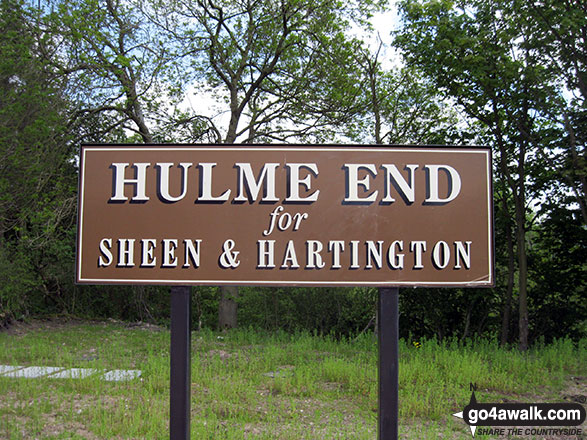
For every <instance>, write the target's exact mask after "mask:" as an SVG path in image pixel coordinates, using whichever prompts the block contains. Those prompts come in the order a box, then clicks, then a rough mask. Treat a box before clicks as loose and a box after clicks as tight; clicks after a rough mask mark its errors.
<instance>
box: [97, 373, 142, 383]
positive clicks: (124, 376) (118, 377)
mask: <svg viewBox="0 0 587 440" xmlns="http://www.w3.org/2000/svg"><path fill="white" fill-rule="evenodd" d="M140 375H141V370H112V371H108V372H107V373H106V374H104V376H102V378H103V379H104V380H107V381H110V382H122V381H125V380H132V379H136V378H137V377H139V376H140Z"/></svg>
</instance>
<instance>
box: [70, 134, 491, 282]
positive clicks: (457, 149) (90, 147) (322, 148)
mask: <svg viewBox="0 0 587 440" xmlns="http://www.w3.org/2000/svg"><path fill="white" fill-rule="evenodd" d="M386 147H388V148H385V147H383V148H382V147H381V146H369V145H364V146H357V145H349V146H342V145H338V146H334V145H332V146H327V145H319V146H298V145H296V146H292V147H283V146H273V145H266V146H261V145H256V146H247V145H243V146H242V147H241V146H238V147H237V146H234V145H230V146H226V147H212V146H210V147H203V146H194V145H187V144H186V145H182V144H172V145H170V146H165V145H159V144H154V145H150V144H145V145H141V144H138V145H136V146H135V145H132V146H131V145H124V144H121V145H119V146H118V145H117V146H105V145H104V146H102V145H101V144H100V145H94V144H84V145H82V147H81V156H80V160H81V161H80V163H81V164H83V167H82V168H80V177H79V179H80V183H79V191H80V202H79V207H78V209H79V213H78V239H77V254H78V255H77V271H78V272H77V277H76V282H77V283H80V284H120V285H124V284H142V285H151V284H157V285H212V286H214V285H237V286H254V285H259V286H277V285H279V286H307V285H310V286H372V287H493V284H494V255H493V254H494V253H493V247H494V246H493V206H492V200H493V198H492V194H493V193H492V191H493V187H492V168H491V150H490V149H488V148H487V149H486V148H482V147H470V146H463V147H461V146H454V147H451V148H447V147H448V146H438V147H431V146H424V147H421V148H420V147H418V146H417V145H414V146H407V145H402V146H395V145H389V146H386ZM157 150H161V151H164V152H170V151H222V152H226V151H239V152H242V151H313V152H316V151H319V152H337V151H338V152H349V151H350V152H364V151H371V152H375V153H389V152H390V151H394V152H404V153H405V152H414V151H416V152H418V153H451V154H454V153H467V154H481V155H484V156H485V163H486V166H487V170H486V175H487V182H486V184H487V187H486V190H487V195H488V197H487V213H488V215H487V243H488V247H487V252H488V255H487V257H488V258H487V261H488V268H487V270H488V272H487V273H488V274H489V277H488V279H487V280H479V281H456V282H452V281H451V282H446V281H445V282H442V281H437V282H433V283H427V282H421V281H390V282H382V281H356V282H348V281H284V280H274V281H267V280H249V281H233V280H202V279H193V280H191V279H190V280H157V279H148V280H146V279H118V278H116V279H109V278H83V277H82V276H81V274H82V249H83V246H82V240H83V220H82V219H83V215H84V200H85V198H84V183H85V182H84V177H85V166H86V155H87V153H88V151H92V152H94V151H95V152H104V151H116V152H121V151H150V152H152V151H157Z"/></svg>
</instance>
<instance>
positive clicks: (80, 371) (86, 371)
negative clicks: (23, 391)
mask: <svg viewBox="0 0 587 440" xmlns="http://www.w3.org/2000/svg"><path fill="white" fill-rule="evenodd" d="M98 371H99V370H96V369H95V368H70V369H69V370H63V371H60V372H59V373H55V374H52V375H51V376H49V377H50V378H51V379H84V378H86V377H89V376H91V375H92V374H96V373H97V372H98Z"/></svg>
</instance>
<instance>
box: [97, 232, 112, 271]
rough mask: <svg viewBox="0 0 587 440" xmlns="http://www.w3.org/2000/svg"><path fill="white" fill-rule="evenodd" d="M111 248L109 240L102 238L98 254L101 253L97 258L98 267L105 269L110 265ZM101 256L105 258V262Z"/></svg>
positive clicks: (110, 240)
mask: <svg viewBox="0 0 587 440" xmlns="http://www.w3.org/2000/svg"><path fill="white" fill-rule="evenodd" d="M111 248H112V239H111V238H103V239H102V240H100V252H101V253H102V255H100V256H99V257H98V267H107V266H110V265H111V264H112V252H110V249H111ZM102 256H104V257H106V260H104V259H103V258H102Z"/></svg>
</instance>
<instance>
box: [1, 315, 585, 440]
mask: <svg viewBox="0 0 587 440" xmlns="http://www.w3.org/2000/svg"><path fill="white" fill-rule="evenodd" d="M17 330H18V331H16V332H15V331H10V332H3V333H0V364H4V365H25V366H26V365H39V366H41V365H42V366H63V367H78V368H98V369H107V368H110V369H115V368H116V369H140V370H142V377H141V378H140V379H137V380H133V381H130V382H117V383H109V382H105V381H102V380H100V379H99V378H98V377H89V378H86V379H63V380H59V379H49V378H40V379H14V378H2V377H0V438H2V439H28V438H40V439H111V438H119V439H135V438H136V439H143V438H146V439H159V438H168V436H169V434H168V423H169V331H167V330H162V329H157V328H153V327H146V328H145V327H136V326H135V327H132V326H126V325H124V324H121V323H112V322H108V323H71V324H68V325H54V324H48V325H47V326H46V328H45V326H44V325H43V324H42V323H40V324H39V323H37V324H36V325H34V326H33V327H31V328H27V327H26V326H25V327H21V328H19V329H17ZM420 342H421V343H422V345H421V347H420V348H416V347H414V346H413V345H412V344H408V343H406V342H404V341H402V342H401V345H400V390H399V398H400V437H401V438H406V439H412V438H414V439H421V438H425V439H427V438H430V439H437V438H445V439H461V438H462V439H469V438H471V434H470V431H469V430H468V427H467V426H466V425H465V424H464V422H463V421H462V420H460V419H456V418H454V417H453V416H452V414H453V413H455V412H458V411H462V410H463V408H464V406H465V405H466V404H467V403H468V401H469V398H470V391H469V383H470V382H475V383H476V384H477V387H478V390H477V393H476V395H477V399H478V400H479V401H480V402H496V401H497V402H499V401H503V400H505V399H507V400H508V401H526V402H554V401H564V399H565V397H567V398H568V396H573V395H576V394H582V395H585V376H587V371H586V365H587V362H586V361H587V359H586V350H585V349H586V344H587V341H583V342H582V343H580V344H579V346H576V345H573V343H571V342H570V341H559V342H556V343H555V344H552V345H549V346H542V347H538V348H536V349H533V350H531V351H529V352H528V353H525V354H521V353H519V352H517V351H516V350H504V349H500V348H499V347H497V345H496V344H494V343H491V342H487V341H477V342H472V343H468V344H467V345H464V346H463V345H459V344H457V343H454V342H449V343H443V344H440V343H438V342H436V341H420ZM270 372H274V373H275V372H279V373H278V374H274V376H275V377H270V375H268V374H267V373H270ZM571 378H574V379H571ZM191 389H192V404H191V430H192V438H193V439H214V440H216V439H243V438H255V439H296V440H299V439H353V440H354V439H375V438H376V436H377V433H376V428H377V343H376V341H375V339H374V338H373V336H372V335H362V336H360V337H359V338H357V339H354V340H345V341H337V340H335V339H333V338H329V337H319V336H314V335H310V334H297V335H288V334H285V333H275V334H268V333H261V332H257V331H253V330H236V331H231V332H229V333H227V334H219V333H214V332H210V331H203V332H200V333H193V336H192V387H191ZM476 438H487V437H485V436H476Z"/></svg>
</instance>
